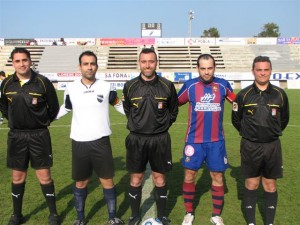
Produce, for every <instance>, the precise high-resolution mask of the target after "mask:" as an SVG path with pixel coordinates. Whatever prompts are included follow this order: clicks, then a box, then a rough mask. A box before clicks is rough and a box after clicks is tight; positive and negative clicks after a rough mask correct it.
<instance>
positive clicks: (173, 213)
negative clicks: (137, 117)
mask: <svg viewBox="0 0 300 225" xmlns="http://www.w3.org/2000/svg"><path fill="white" fill-rule="evenodd" d="M286 92H287V94H288V97H289V101H290V113H291V118H290V123H289V125H288V127H287V128H286V130H285V131H284V133H283V136H282V137H281V142H282V148H283V160H284V161H283V162H284V178H283V179H279V180H278V193H279V201H278V208H277V213H276V219H275V224H276V225H293V224H298V222H299V221H300V214H299V213H298V210H297V208H299V204H300V203H299V202H300V189H299V186H300V179H299V178H298V174H299V172H300V164H299V158H300V148H299V144H298V140H299V139H300V136H299V133H300V122H299V121H300V117H299V115H300V109H299V103H298V102H299V96H300V90H286ZM58 95H59V99H60V101H62V99H63V92H62V91H58ZM120 95H121V93H119V96H120ZM225 105H226V108H225V115H224V129H225V137H226V146H227V153H228V158H229V163H230V168H229V169H228V170H227V171H226V172H225V184H226V188H225V205H224V209H223V213H222V217H223V219H224V222H225V224H230V225H241V224H246V222H245V219H244V217H243V213H242V211H241V199H242V196H243V187H244V185H243V183H244V180H243V177H241V174H240V154H239V142H240V137H239V135H238V133H237V131H236V130H235V129H234V127H233V126H232V124H231V119H230V116H231V106H230V104H228V103H226V104H225ZM70 120H71V114H69V115H67V116H65V117H63V118H61V119H60V120H58V121H55V122H53V123H52V125H51V127H50V132H51V135H52V145H53V155H54V166H53V168H52V176H53V178H54V182H55V187H56V195H57V208H58V211H59V213H60V214H61V216H62V218H63V222H62V224H63V225H64V224H65V225H67V224H72V223H73V221H74V219H75V218H76V213H75V210H74V208H73V194H72V187H73V181H72V179H71V143H70V138H69V133H70ZM186 126H187V105H185V106H183V107H181V108H180V112H179V115H178V119H177V121H176V123H174V124H173V126H172V127H171V129H170V134H171V138H172V149H173V163H174V164H173V166H174V167H173V171H172V172H170V173H169V174H168V187H169V196H168V214H169V218H170V219H171V220H172V225H180V224H181V222H182V218H183V216H184V213H185V210H184V206H183V200H182V196H181V191H182V190H181V186H182V180H183V168H182V166H181V164H180V160H181V157H182V148H183V146H184V137H185V132H186ZM111 128H112V131H113V134H112V135H111V143H112V148H113V155H114V163H115V171H116V172H115V178H114V181H115V183H116V185H117V191H118V215H119V216H120V217H121V218H122V219H124V220H125V221H126V222H127V221H128V217H129V216H130V208H129V202H128V199H127V196H126V193H127V189H128V184H129V174H128V173H127V172H126V170H125V152H126V150H125V144H124V140H125V137H126V135H127V134H128V130H127V129H126V117H125V116H122V115H121V114H119V113H118V112H116V111H115V110H114V109H113V108H111ZM7 131H8V129H7V121H5V123H4V124H3V125H1V126H0V132H1V135H0V178H1V180H0V190H1V192H0V204H1V208H0V224H7V223H8V220H9V217H10V215H11V213H12V202H11V195H10V192H11V172H10V170H9V169H7V168H6V139H7ZM210 184H211V180H210V176H209V171H208V170H207V169H206V168H205V167H204V168H203V169H201V170H199V173H198V176H197V183H196V191H197V195H196V199H195V202H194V205H195V214H196V217H195V221H194V224H195V225H197V224H210V222H209V218H210V214H211V211H212V202H211V194H210ZM88 190H89V195H88V198H87V200H86V217H87V219H88V220H89V224H90V225H96V224H97V225H104V224H106V223H107V209H106V204H105V200H104V198H103V194H102V188H101V187H100V186H99V184H98V181H97V178H96V177H92V178H91V182H90V184H89V188H88ZM144 193H145V195H146V196H148V198H147V199H146V200H145V202H144V203H143V205H142V213H143V214H145V213H146V211H147V210H148V209H149V208H150V207H152V205H153V199H152V197H151V196H152V195H151V193H149V192H148V190H147V192H144ZM262 195H263V191H262V188H261V187H260V191H259V193H258V200H259V201H258V205H257V214H256V220H257V225H263V218H262V214H263V204H264V202H263V198H262ZM23 214H24V216H25V217H26V219H27V222H26V224H27V225H43V224H45V225H46V224H47V218H48V214H49V213H48V209H47V207H46V204H45V201H44V198H43V196H42V192H41V189H40V185H39V183H38V181H37V179H36V177H35V173H34V170H32V169H31V168H30V169H29V173H28V177H27V182H26V191H25V195H24V200H23Z"/></svg>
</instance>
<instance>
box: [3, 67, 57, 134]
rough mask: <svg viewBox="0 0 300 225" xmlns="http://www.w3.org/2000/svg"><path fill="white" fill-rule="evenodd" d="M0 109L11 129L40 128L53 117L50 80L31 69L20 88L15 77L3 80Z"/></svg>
mask: <svg viewBox="0 0 300 225" xmlns="http://www.w3.org/2000/svg"><path fill="white" fill-rule="evenodd" d="M0 110H1V111H2V112H3V114H4V116H5V117H6V118H7V119H8V126H9V128H11V129H20V130H30V129H40V128H46V127H47V126H49V124H50V122H52V121H53V120H54V119H55V118H56V115H57V113H58V111H59V102H58V99H57V95H56V91H55V88H54V87H53V85H52V83H51V82H50V80H49V79H48V78H47V77H45V76H43V75H41V74H37V73H35V72H34V71H33V70H31V78H30V80H29V81H28V82H26V83H24V84H23V85H21V84H20V80H19V78H18V77H17V75H16V74H13V75H12V76H9V77H7V78H5V79H4V80H3V82H2V84H1V98H0Z"/></svg>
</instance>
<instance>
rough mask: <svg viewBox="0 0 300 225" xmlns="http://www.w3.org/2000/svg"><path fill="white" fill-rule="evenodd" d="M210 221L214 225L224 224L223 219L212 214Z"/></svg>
mask: <svg viewBox="0 0 300 225" xmlns="http://www.w3.org/2000/svg"><path fill="white" fill-rule="evenodd" d="M210 222H211V223H212V224H214V225H224V223H223V219H222V217H221V216H212V217H211V218H210Z"/></svg>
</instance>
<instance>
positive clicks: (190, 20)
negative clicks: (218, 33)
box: [188, 10, 195, 37]
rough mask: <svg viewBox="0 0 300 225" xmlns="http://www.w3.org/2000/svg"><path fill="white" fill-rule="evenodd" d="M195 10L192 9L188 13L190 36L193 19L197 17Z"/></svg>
mask: <svg viewBox="0 0 300 225" xmlns="http://www.w3.org/2000/svg"><path fill="white" fill-rule="evenodd" d="M194 13H195V12H194V11H193V10H190V11H189V13H188V15H189V37H192V20H193V19H194V18H195V17H194Z"/></svg>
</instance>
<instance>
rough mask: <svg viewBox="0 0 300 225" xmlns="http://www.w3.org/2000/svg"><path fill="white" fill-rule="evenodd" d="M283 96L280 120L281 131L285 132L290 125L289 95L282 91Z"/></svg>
mask: <svg viewBox="0 0 300 225" xmlns="http://www.w3.org/2000/svg"><path fill="white" fill-rule="evenodd" d="M282 92H283V93H282V96H283V106H282V108H281V112H280V115H281V116H280V120H281V130H282V131H283V130H284V129H285V128H286V126H287V125H288V123H289V119H290V111H289V100H288V98H287V95H286V93H285V92H284V91H282Z"/></svg>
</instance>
